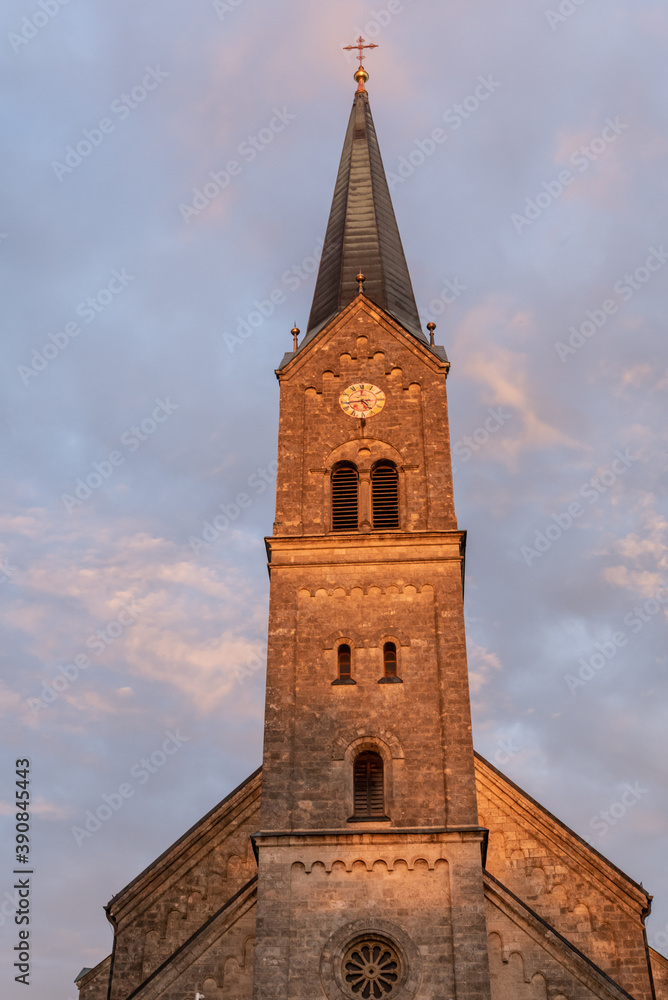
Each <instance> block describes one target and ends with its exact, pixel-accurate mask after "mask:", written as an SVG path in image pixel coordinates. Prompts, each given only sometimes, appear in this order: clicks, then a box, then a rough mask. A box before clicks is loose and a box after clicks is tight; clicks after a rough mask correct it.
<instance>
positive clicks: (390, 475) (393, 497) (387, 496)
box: [371, 462, 399, 531]
mask: <svg viewBox="0 0 668 1000" xmlns="http://www.w3.org/2000/svg"><path fill="white" fill-rule="evenodd" d="M371 501H372V506H373V526H374V528H375V530H376V531H378V530H381V531H382V530H384V529H387V528H398V527H399V479H398V475H397V469H396V466H395V465H392V463H391V462H382V463H381V464H380V465H377V466H376V467H375V469H374V470H373V472H372V473H371Z"/></svg>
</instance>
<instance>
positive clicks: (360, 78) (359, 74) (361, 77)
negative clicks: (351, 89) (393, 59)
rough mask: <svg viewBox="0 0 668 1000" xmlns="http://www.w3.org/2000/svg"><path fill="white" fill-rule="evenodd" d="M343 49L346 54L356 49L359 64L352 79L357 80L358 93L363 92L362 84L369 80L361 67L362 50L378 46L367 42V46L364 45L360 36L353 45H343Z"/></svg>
mask: <svg viewBox="0 0 668 1000" xmlns="http://www.w3.org/2000/svg"><path fill="white" fill-rule="evenodd" d="M343 48H344V50H345V51H346V52H350V51H352V49H357V58H358V59H359V61H360V64H359V69H357V70H355V77H354V79H355V80H357V89H358V91H364V84H365V83H366V82H367V80H368V79H369V74H368V73H367V71H366V70H365V69H364V66H362V59H363V58H364V49H377V48H378V46H377V45H376V43H375V42H369V43H368V44H367V45H365V44H364V39H363V38H362V36H361V35H360V36H359V38H358V39H357V43H356V44H355V45H344V46H343Z"/></svg>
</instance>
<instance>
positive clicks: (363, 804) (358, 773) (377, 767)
mask: <svg viewBox="0 0 668 1000" xmlns="http://www.w3.org/2000/svg"><path fill="white" fill-rule="evenodd" d="M383 778H384V776H383V758H382V757H381V756H380V754H379V753H374V752H373V750H365V751H364V753H361V754H359V755H358V756H357V757H356V758H355V764H354V771H353V785H354V798H355V801H354V810H355V819H377V818H379V817H381V816H384V815H385V791H384V788H383V784H384V780H383Z"/></svg>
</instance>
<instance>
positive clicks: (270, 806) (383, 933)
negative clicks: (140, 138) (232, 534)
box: [77, 67, 668, 1000]
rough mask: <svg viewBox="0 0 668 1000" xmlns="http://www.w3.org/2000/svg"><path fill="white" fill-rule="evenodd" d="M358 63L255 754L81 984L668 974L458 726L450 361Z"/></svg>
mask: <svg viewBox="0 0 668 1000" xmlns="http://www.w3.org/2000/svg"><path fill="white" fill-rule="evenodd" d="M356 79H357V81H358V91H357V93H356V94H355V98H354V103H353V108H352V113H351V116H350V121H349V124H348V130H347V133H346V137H345V141H344V146H343V154H342V157H341V163H340V166H339V173H338V177H337V181H336V187H335V191H334V199H333V202H332V208H331V212H330V217H329V223H328V226H327V232H326V237H325V242H324V247H323V255H322V260H321V264H320V270H319V273H318V278H317V282H316V288H315V294H314V299H313V306H312V309H311V315H310V318H309V323H308V328H307V330H306V333H305V335H304V337H303V339H302V340H301V342H298V336H297V335H298V333H299V331H293V332H294V337H295V345H294V350H293V352H292V353H289V354H286V355H285V357H284V358H283V360H282V362H281V364H280V366H279V368H278V370H277V376H278V380H279V383H280V423H279V442H278V480H277V498H276V521H275V524H274V531H273V535H272V536H271V537H270V538H268V539H267V552H268V557H269V570H270V579H271V591H270V616H269V643H268V647H269V653H268V660H267V695H266V716H265V743H264V759H263V765H262V769H261V771H258V772H256V773H255V774H254V775H251V777H250V778H249V779H248V780H247V781H246V782H244V784H243V785H241V786H240V787H239V788H238V789H236V790H235V791H234V792H232V793H231V794H230V795H229V796H228V797H227V798H226V799H224V800H223V802H221V803H220V804H219V805H218V806H216V807H215V808H214V809H213V810H212V811H211V812H210V813H209V814H208V815H207V816H205V817H204V818H203V819H202V820H201V821H200V822H199V823H198V824H196V826H195V827H193V828H192V830H190V831H188V832H187V833H186V834H184V836H183V837H182V838H181V839H180V840H179V841H177V843H176V844H174V845H173V846H172V847H171V848H170V849H169V850H168V851H166V852H165V853H164V854H163V855H162V856H161V857H160V858H158V859H157V861H155V862H154V863H153V864H152V865H151V866H149V868H148V869H147V870H146V871H145V872H143V873H142V874H141V875H139V876H138V877H137V878H136V879H135V880H134V881H133V882H131V883H130V885H129V886H127V887H126V889H124V890H123V891H122V892H121V893H119V894H118V895H117V896H116V897H115V898H114V899H112V901H111V902H110V903H109V905H108V907H107V915H108V918H109V919H110V921H111V922H112V924H113V926H114V950H113V953H112V955H111V956H110V957H109V958H108V959H105V960H104V961H103V962H101V963H100V965H98V966H97V967H96V968H95V969H84V970H82V972H81V973H80V975H79V977H78V979H77V983H78V985H79V988H80V997H81V1000H130V998H132V1000H154V998H155V1000H157V998H165V1000H184V998H186V997H192V998H195V996H196V994H197V993H198V992H199V993H201V994H203V995H204V996H205V997H206V1000H346V998H347V1000H356V998H362V1000H383V998H388V1000H455V998H456V1000H548V998H549V1000H585V998H592V997H600V998H617V1000H621V998H624V997H625V998H629V997H632V998H637V1000H652V998H655V997H657V998H664V1000H668V962H667V961H666V960H665V959H664V958H662V957H661V956H660V955H658V954H657V953H656V952H653V951H652V950H651V949H649V948H648V946H647V941H646V936H645V930H644V919H645V917H646V915H647V913H648V912H649V906H650V899H651V897H649V896H648V894H647V893H646V892H645V890H644V889H643V888H642V887H641V886H639V885H637V884H636V883H635V882H633V881H632V880H631V879H629V878H628V877H627V876H626V875H624V874H623V873H622V872H620V871H619V870H618V869H617V868H615V866H614V865H612V864H611V863H610V862H609V861H607V860H606V859H605V858H603V857H602V856H601V855H599V854H598V853H597V852H596V851H595V850H594V849H593V848H591V847H590V846H589V845H587V844H586V843H585V842H584V841H583V840H581V839H580V838H579V837H578V836H577V835H576V834H574V833H573V832H572V831H570V830H569V829H568V828H566V827H565V826H564V825H563V824H561V823H560V822H559V821H558V820H557V819H556V818H555V817H553V816H552V815H551V814H550V813H548V812H547V811H546V810H544V809H543V808H542V807H541V806H540V805H539V804H538V803H536V802H535V801H534V800H532V799H531V798H530V797H529V796H527V795H526V794H525V793H524V792H522V791H521V789H519V788H517V786H515V785H514V784H513V783H512V782H510V781H509V780H508V779H507V778H505V777H504V776H503V775H502V774H500V772H498V771H497V770H496V769H495V768H493V767H492V766H491V765H489V764H487V763H486V762H485V761H484V760H483V759H482V758H480V757H478V756H477V755H475V754H474V750H473V745H472V740H471V715H470V707H469V693H468V675H467V667H466V644H465V634H464V612H463V581H464V552H465V533H464V532H463V531H461V530H460V529H459V528H458V526H457V521H456V518H455V511H454V504H453V488H452V471H451V460H450V443H449V431H448V409H447V397H446V377H447V375H448V370H449V363H448V360H447V357H446V354H445V351H444V350H443V348H442V347H438V346H435V345H434V342H433V329H431V330H430V336H429V337H426V336H425V335H424V333H423V331H422V328H421V325H420V319H419V316H418V311H417V308H416V304H415V298H414V295H413V290H412V287H411V281H410V277H409V273H408V268H407V265H406V260H405V257H404V253H403V249H402V245H401V240H400V237H399V232H398V228H397V224H396V220H395V217H394V212H393V209H392V203H391V200H390V195H389V191H388V186H387V182H386V178H385V173H384V170H383V165H382V161H381V156H380V152H379V147H378V141H377V138H376V133H375V129H374V124H373V119H372V117H371V110H370V107H369V98H368V94H367V92H366V89H365V83H366V81H367V79H368V77H367V74H366V72H365V71H364V70H363V69H362V68H361V67H360V70H358V72H357V74H356Z"/></svg>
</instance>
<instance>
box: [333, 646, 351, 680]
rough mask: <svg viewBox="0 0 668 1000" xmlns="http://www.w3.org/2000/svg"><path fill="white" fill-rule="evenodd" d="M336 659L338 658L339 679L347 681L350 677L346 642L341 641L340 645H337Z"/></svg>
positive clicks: (349, 659)
mask: <svg viewBox="0 0 668 1000" xmlns="http://www.w3.org/2000/svg"><path fill="white" fill-rule="evenodd" d="M338 660H339V680H340V681H349V680H350V677H351V674H350V661H351V657H350V646H349V645H348V644H347V643H343V644H342V645H341V646H339V651H338ZM330 676H331V675H330Z"/></svg>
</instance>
